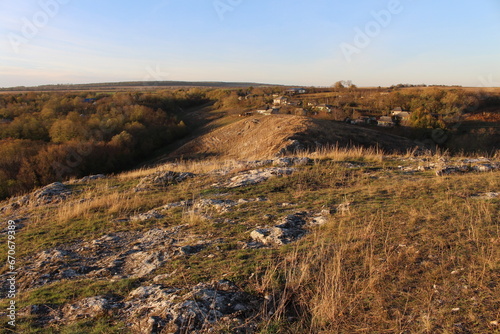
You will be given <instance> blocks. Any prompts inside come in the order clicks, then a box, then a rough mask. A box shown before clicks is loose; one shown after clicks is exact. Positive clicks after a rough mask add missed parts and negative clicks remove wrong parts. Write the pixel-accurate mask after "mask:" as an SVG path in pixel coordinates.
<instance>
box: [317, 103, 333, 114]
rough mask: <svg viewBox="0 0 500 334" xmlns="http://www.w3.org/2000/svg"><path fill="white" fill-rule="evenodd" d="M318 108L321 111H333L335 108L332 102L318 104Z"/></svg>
mask: <svg viewBox="0 0 500 334" xmlns="http://www.w3.org/2000/svg"><path fill="white" fill-rule="evenodd" d="M316 109H318V110H319V111H324V112H327V113H331V112H332V110H333V106H332V105H330V104H320V105H317V106H316Z"/></svg>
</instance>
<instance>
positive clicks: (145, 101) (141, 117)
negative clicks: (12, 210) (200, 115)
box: [0, 89, 207, 198]
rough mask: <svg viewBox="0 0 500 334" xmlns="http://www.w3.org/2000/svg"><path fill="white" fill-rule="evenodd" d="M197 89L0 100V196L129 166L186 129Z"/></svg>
mask: <svg viewBox="0 0 500 334" xmlns="http://www.w3.org/2000/svg"><path fill="white" fill-rule="evenodd" d="M206 102H207V99H206V97H205V93H204V92H202V91H200V90H198V89H190V90H177V91H172V90H170V91H163V92H155V93H116V94H99V93H56V92H54V93H47V92H44V93H35V92H32V93H24V94H11V95H0V139H1V140H0V197H1V198H5V197H8V196H12V195H16V194H20V193H23V192H25V191H28V190H30V189H32V188H33V187H36V186H41V185H45V184H48V183H50V182H54V181H60V180H64V179H68V178H71V177H82V176H85V175H89V174H93V173H111V172H116V171H119V170H123V169H125V168H128V167H132V166H134V165H136V164H137V163H138V162H139V161H140V160H141V159H144V158H146V157H147V156H148V155H150V154H151V153H152V152H154V151H155V150H157V149H159V148H161V147H163V146H165V145H168V144H169V143H171V142H172V141H174V140H175V139H178V138H179V137H181V136H183V135H185V134H186V133H187V132H188V129H187V128H186V125H185V124H184V122H183V121H182V120H181V118H180V115H181V114H182V110H183V109H186V108H190V107H194V106H198V105H201V104H204V103H206Z"/></svg>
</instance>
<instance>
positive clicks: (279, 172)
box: [0, 117, 500, 333]
mask: <svg viewBox="0 0 500 334" xmlns="http://www.w3.org/2000/svg"><path fill="white" fill-rule="evenodd" d="M291 119H294V120H296V122H297V123H293V122H290V121H289V120H291ZM249 122H250V123H252V124H253V121H252V120H251V119H250V120H243V121H241V122H238V123H235V124H233V125H229V126H228V128H227V129H232V128H233V127H234V126H235V125H238V124H239V125H238V127H239V128H240V131H241V130H245V131H246V132H248V134H255V135H256V136H258V135H259V134H260V132H259V131H257V130H256V128H254V125H252V124H250V123H249ZM267 122H270V123H273V124H275V127H276V128H277V127H280V128H285V127H287V126H288V127H290V128H293V129H294V130H295V132H294V133H303V132H304V131H306V130H307V127H304V126H303V124H304V122H305V123H306V124H307V123H308V122H310V121H309V120H307V119H302V118H287V117H278V118H274V119H273V118H263V119H262V120H261V123H260V124H261V125H262V124H266V123H267ZM280 122H281V123H280ZM243 125H244V126H243ZM256 126H257V124H256ZM268 126H271V125H270V124H268ZM290 128H287V129H288V130H286V129H285V130H286V131H284V132H283V133H281V135H282V137H280V138H278V137H276V139H277V140H282V141H286V140H287V139H286V138H287V137H288V136H289V135H290V131H289V129H290ZM227 129H226V134H227V136H228V137H227V139H228V140H229V142H230V143H237V142H238V143H241V141H239V139H237V138H236V137H234V139H233V140H231V137H229V136H230V135H229V134H228V132H227ZM257 129H258V128H257ZM221 130H223V128H221ZM273 134H274V135H275V136H277V135H278V134H280V132H275V133H273ZM246 135H247V134H245V136H246ZM235 136H237V135H235ZM259 143H261V142H259V141H258V140H257V141H255V142H254V145H255V144H259ZM226 145H227V144H226ZM207 147H209V148H211V147H212V146H207ZM279 147H280V146H279V145H278V146H270V145H269V143H267V144H266V147H264V148H262V149H260V148H259V149H258V150H257V151H258V152H259V153H260V152H263V153H272V154H274V153H275V152H276V150H277V149H279ZM249 151H250V153H251V154H249V155H253V154H257V153H258V152H254V151H252V150H250V149H249ZM231 152H234V153H230V154H235V155H237V151H236V150H234V151H231ZM240 157H241V156H238V160H227V159H224V158H216V157H212V158H211V159H209V160H198V161H196V162H193V161H186V160H184V161H178V162H175V163H166V164H162V165H160V166H157V167H155V168H152V169H141V170H136V171H132V172H128V173H124V174H118V175H114V176H113V175H109V176H105V175H95V176H89V177H85V178H83V179H78V180H72V181H69V182H66V183H54V184H51V185H48V186H46V187H43V188H41V189H38V190H36V191H34V192H33V193H30V194H27V195H25V196H21V197H17V198H13V199H11V200H9V201H4V202H2V203H0V207H1V209H0V215H1V219H0V224H1V225H0V226H1V231H2V232H1V233H2V239H3V242H2V243H1V245H0V254H1V255H2V257H1V260H2V261H3V262H4V263H5V262H6V261H7V260H9V261H10V265H11V267H10V268H7V267H6V266H4V267H3V268H2V271H1V272H0V275H1V277H2V280H3V281H4V282H6V283H5V284H3V285H2V296H3V298H4V299H2V300H1V301H0V308H1V309H2V310H3V312H2V311H0V312H2V313H1V314H0V316H1V317H2V319H4V323H2V329H1V332H2V333H10V332H12V329H13V326H12V325H11V324H8V323H7V320H8V318H7V316H8V315H10V316H11V317H14V319H15V320H16V327H15V331H16V332H19V333H207V332H211V333H320V332H325V333H355V332H360V333H496V332H498V331H499V325H498V324H499V320H500V319H499V314H498V310H499V306H500V298H499V296H500V293H499V292H500V291H499V288H500V286H499V284H498V279H499V275H500V261H499V259H500V235H499V232H498V218H499V212H500V201H499V199H500V189H499V188H500V183H499V180H500V178H499V173H500V171H499V169H500V161H499V159H498V156H497V157H494V158H484V157H481V158H478V157H449V156H443V155H435V156H412V155H383V154H382V153H380V152H377V151H375V150H369V149H368V150H367V149H361V148H358V149H340V148H336V149H333V150H325V149H323V150H321V151H319V152H317V153H316V154H314V155H313V156H311V157H307V156H305V155H300V154H299V155H291V156H285V157H282V158H273V159H270V160H263V159H259V160H258V161H253V160H241V159H240ZM7 239H8V240H10V242H9V243H8V242H7ZM8 255H11V257H10V258H8ZM9 282H15V284H13V283H12V284H10V283H9ZM12 302H14V307H13V308H12V305H13V304H12ZM8 307H11V310H8Z"/></svg>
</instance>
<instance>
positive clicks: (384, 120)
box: [378, 116, 394, 127]
mask: <svg viewBox="0 0 500 334" xmlns="http://www.w3.org/2000/svg"><path fill="white" fill-rule="evenodd" d="M378 126H383V127H393V126H394V122H393V120H392V117H390V116H382V117H380V118H379V119H378Z"/></svg>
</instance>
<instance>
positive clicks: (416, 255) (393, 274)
mask: <svg viewBox="0 0 500 334" xmlns="http://www.w3.org/2000/svg"><path fill="white" fill-rule="evenodd" d="M439 181H440V182H435V181H434V180H433V179H429V180H427V181H421V182H416V181H401V180H399V181H398V182H400V183H398V184H391V183H388V184H387V185H385V186H382V188H385V189H386V190H387V191H388V193H389V194H390V197H388V198H387V202H386V204H385V206H384V207H381V208H379V209H377V210H376V211H373V212H372V213H371V214H367V209H366V208H361V207H359V206H358V208H356V207H355V208H353V209H352V210H351V213H350V215H349V216H339V215H335V216H333V217H332V219H331V221H330V222H329V223H328V224H327V225H326V226H325V227H323V228H321V229H319V230H317V231H316V232H315V233H314V234H313V235H310V236H309V237H308V239H306V240H304V241H302V242H300V243H298V244H297V245H295V246H294V248H293V250H292V251H291V252H289V253H287V254H286V255H283V256H280V258H279V260H277V261H276V263H275V265H274V266H271V267H270V268H269V269H268V270H267V271H266V272H265V274H264V275H263V277H262V279H261V281H260V282H259V285H258V287H257V290H258V291H261V292H262V293H264V294H266V295H267V300H268V302H267V305H266V306H265V308H264V312H263V313H262V314H263V317H264V318H265V319H267V323H266V325H265V326H264V327H265V328H267V330H270V329H276V328H279V330H278V331H277V332H278V333H490V332H491V333H495V331H494V330H495V328H496V330H497V332H498V327H495V325H491V324H494V323H495V321H498V320H499V318H500V311H499V310H500V308H498V306H499V305H500V287H499V284H498V282H499V278H500V225H499V221H500V220H499V211H500V205H499V203H498V202H497V201H486V200H478V199H473V198H471V197H466V198H464V197H463V195H462V194H463V193H464V192H465V193H467V191H470V189H477V186H478V185H474V184H475V183H476V182H478V181H480V183H478V184H481V185H482V186H483V187H485V188H486V189H485V191H491V190H492V189H495V188H497V187H498V186H499V182H498V179H496V178H495V174H490V175H483V176H478V175H473V176H457V177H450V178H448V179H439ZM467 189H468V190H467ZM469 194H471V193H469ZM367 204H368V203H367ZM457 326H458V327H457Z"/></svg>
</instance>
